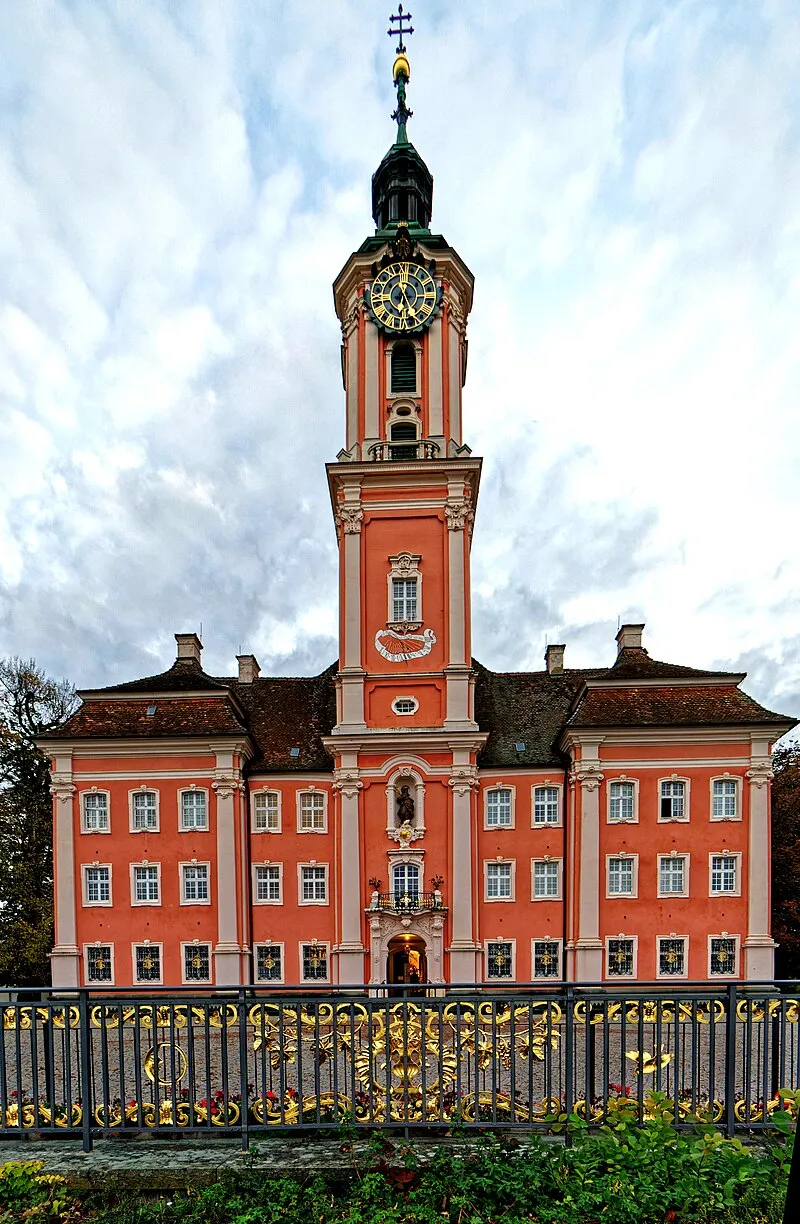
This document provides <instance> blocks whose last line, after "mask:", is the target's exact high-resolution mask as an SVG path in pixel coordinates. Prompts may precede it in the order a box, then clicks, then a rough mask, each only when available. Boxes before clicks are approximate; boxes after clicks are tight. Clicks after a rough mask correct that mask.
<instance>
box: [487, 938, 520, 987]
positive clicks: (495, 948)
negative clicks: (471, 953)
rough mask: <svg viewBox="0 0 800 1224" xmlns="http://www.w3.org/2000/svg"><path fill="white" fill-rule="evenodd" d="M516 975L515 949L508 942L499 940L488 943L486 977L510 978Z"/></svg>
mask: <svg viewBox="0 0 800 1224" xmlns="http://www.w3.org/2000/svg"><path fill="white" fill-rule="evenodd" d="M513 976H514V949H513V945H512V944H510V943H508V942H503V941H497V942H495V943H488V944H487V945H486V977H487V978H510V977H513Z"/></svg>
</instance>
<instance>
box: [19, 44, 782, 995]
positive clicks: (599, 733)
mask: <svg viewBox="0 0 800 1224" xmlns="http://www.w3.org/2000/svg"><path fill="white" fill-rule="evenodd" d="M409 77H410V68H409V64H408V60H407V58H406V55H405V48H404V47H402V45H401V47H400V48H399V50H398V55H397V59H396V61H395V65H394V81H395V87H396V89H397V95H398V101H397V110H396V112H395V115H394V116H393V117H394V118H395V120H396V121H397V138H396V140H395V143H394V144H393V145H392V147H391V148H390V150H389V152H388V153H387V154H386V156H385V157H384V159H383V161H382V162H381V164H380V166H379V168H378V170H377V171H376V173H375V175H374V176H373V183H372V204H373V217H374V222H375V227H376V228H375V232H374V234H373V235H371V236H370V237H368V238H367V239H366V241H365V242H364V243H363V244H362V246H361V247H360V248H359V250H358V251H356V252H355V253H354V254H353V255H351V256H350V258H349V259H348V260H347V262H346V263H345V265H344V268H343V269H342V271H341V272H340V274H339V276H338V277H337V278H336V281H335V283H334V301H335V307H336V313H337V316H338V318H339V321H340V323H341V327H342V339H343V343H342V376H343V381H344V391H345V421H346V427H345V432H346V437H345V443H344V447H343V449H342V450H341V451H340V452H339V454H338V456H337V458H336V461H335V462H333V463H329V464H328V465H327V478H328V485H329V489H330V496H331V505H332V510H333V518H334V523H335V526H336V532H337V538H338V546H339V608H340V630H339V659H338V662H337V663H335V664H332V665H331V667H329V668H328V669H327V670H326V671H325V672H323V673H322V674H321V675H319V676H315V677H311V678H289V677H265V676H262V675H261V674H260V669H259V665H258V663H257V661H256V659H255V658H254V657H253V656H252V655H242V656H239V658H238V674H237V675H236V676H226V677H219V676H211V675H209V674H208V673H207V672H206V671H205V670H204V668H203V665H202V658H201V650H202V646H201V643H200V641H199V639H198V638H197V637H196V635H194V634H192V633H185V634H176V635H175V636H176V641H177V657H176V659H175V661H174V662H173V663H172V665H171V666H170V667H169V668H168V669H167V670H166V671H164V672H162V673H160V674H158V675H155V676H148V677H145V678H144V679H140V680H135V681H131V682H128V683H124V684H118V685H115V686H112V687H110V688H104V689H95V690H91V691H84V692H81V694H80V696H81V698H82V705H81V707H80V709H79V710H78V711H77V713H76V714H74V715H73V716H72V717H71V718H70V719H69V720H68V721H67V722H66V723H65V724H64V725H63V726H62V727H61V728H60V729H59V730H58V731H57V732H54V733H53V734H51V735H50V736H48V737H46V739H43V740H42V747H43V748H45V750H46V751H47V753H48V754H49V756H50V758H51V763H52V792H53V814H54V851H55V852H54V863H55V866H54V873H55V920H56V942H55V946H54V948H53V951H52V958H51V959H52V980H53V984H54V985H55V986H62V987H67V986H76V985H85V986H92V985H96V986H115V987H123V988H124V987H128V986H132V985H150V986H163V987H172V986H179V985H196V986H204V985H211V986H231V985H238V984H242V983H256V984H258V985H261V986H265V987H268V986H279V985H303V984H306V985H309V986H315V987H316V986H323V985H326V984H330V985H340V986H349V987H353V986H362V985H372V986H373V987H376V988H383V987H386V988H390V987H391V986H392V985H396V986H398V987H401V986H410V987H412V988H413V987H414V986H416V984H418V983H419V984H424V983H464V984H466V983H476V982H485V983H487V984H489V985H497V986H501V985H504V984H506V985H507V984H509V983H515V982H517V983H518V982H524V983H531V982H533V983H541V984H543V985H547V983H548V982H549V983H558V982H560V981H564V980H567V981H578V982H607V983H609V984H614V983H620V984H624V983H625V982H633V981H639V982H642V981H648V982H664V983H666V984H673V985H674V984H676V983H679V982H680V981H681V980H692V981H711V982H716V981H725V980H764V979H769V978H771V977H772V973H773V949H774V943H773V940H772V938H771V935H770V895H769V887H770V881H769V866H770V778H771V769H770V754H771V750H772V746H773V744H774V742H775V740H776V739H777V738H779V737H780V736H781V735H783V734H784V733H785V732H786V731H788V730H789V729H790V728H791V727H792V726H793V725H794V722H793V720H791V719H789V718H786V717H784V716H782V715H779V714H775V713H772V712H770V711H768V710H765V709H764V708H762V707H761V706H760V705H758V704H757V703H756V702H755V701H754V700H752V699H751V698H750V697H748V696H747V695H746V694H745V693H744V692H743V691H742V690H741V688H740V684H741V682H742V681H743V680H744V676H743V675H741V674H734V673H727V672H712V671H704V670H698V669H693V668H689V667H683V666H679V665H676V664H671V663H660V662H657V661H656V660H654V659H652V658H651V657H650V656H649V654H648V652H647V650H646V649H645V647H644V646H643V637H642V634H643V628H644V627H643V626H642V625H623V626H622V628H621V629H620V631H619V633H618V634H617V653H616V658H615V660H614V662H613V663H612V665H611V666H598V667H594V668H582V669H574V668H569V667H567V666H566V665H565V648H564V646H560V645H552V646H549V647H548V648H547V652H546V656H545V661H544V663H545V665H544V667H543V669H542V670H541V671H536V672H514V673H498V672H492V671H489V670H488V669H487V668H485V667H483V666H482V665H481V664H480V663H478V662H477V661H476V660H475V659H474V658H473V657H472V652H471V641H470V628H471V616H470V542H471V535H472V526H473V522H474V517H475V513H476V510H477V505H478V492H479V485H480V476H481V460H480V459H479V458H477V457H476V456H474V455H473V454H472V452H471V450H470V448H469V446H468V445H467V444H466V442H465V441H464V437H463V431H462V388H463V386H464V381H465V377H466V364H467V339H466V327H467V319H468V316H469V313H470V308H471V306H472V294H473V277H472V275H471V273H470V271H469V269H468V268H467V266H466V264H465V263H464V262H463V260H462V259H461V257H460V256H459V255H458V253H457V252H456V251H455V250H453V248H452V247H451V246H449V245H448V243H447V242H446V240H445V239H444V237H442V235H440V234H437V233H436V232H435V231H434V230H433V229H432V228H431V209H432V201H433V180H432V177H431V174H430V172H429V170H428V168H427V166H426V165H425V163H424V162H423V160H422V158H421V157H420V155H419V153H418V152H417V151H416V149H415V148H414V146H413V145H412V144H411V143H410V142H409V139H408V134H407V128H406V124H407V119H408V117H409V114H410V112H409V111H408V110H407V107H406V85H407V83H408V80H409Z"/></svg>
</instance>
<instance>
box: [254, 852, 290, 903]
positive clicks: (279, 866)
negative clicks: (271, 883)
mask: <svg viewBox="0 0 800 1224" xmlns="http://www.w3.org/2000/svg"><path fill="white" fill-rule="evenodd" d="M259 867H271V868H273V869H277V872H278V898H277V900H273V899H272V898H267V899H264V898H262V897H259V895H258V869H259ZM252 871H253V905H283V863H273V862H271V861H270V860H269V859H264V860H263V862H261V863H253V865H252Z"/></svg>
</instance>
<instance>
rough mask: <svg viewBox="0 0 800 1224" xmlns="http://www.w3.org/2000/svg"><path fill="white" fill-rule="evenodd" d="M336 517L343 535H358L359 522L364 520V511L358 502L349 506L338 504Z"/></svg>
mask: <svg viewBox="0 0 800 1224" xmlns="http://www.w3.org/2000/svg"><path fill="white" fill-rule="evenodd" d="M336 517H337V519H338V521H339V523H340V524H341V529H342V531H343V532H344V534H345V535H360V533H361V524H362V522H363V521H364V511H363V509H362V507H361V505H360V503H358V504H356V505H350V506H339V508H338V510H337V511H336Z"/></svg>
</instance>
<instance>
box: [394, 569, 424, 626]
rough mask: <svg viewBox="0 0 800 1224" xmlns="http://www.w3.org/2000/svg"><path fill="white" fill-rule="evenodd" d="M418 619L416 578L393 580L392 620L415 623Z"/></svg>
mask: <svg viewBox="0 0 800 1224" xmlns="http://www.w3.org/2000/svg"><path fill="white" fill-rule="evenodd" d="M418 619H419V618H418V617H417V580H416V578H393V579H392V620H393V621H415V620H418Z"/></svg>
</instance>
